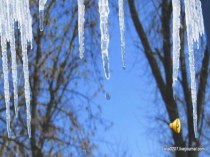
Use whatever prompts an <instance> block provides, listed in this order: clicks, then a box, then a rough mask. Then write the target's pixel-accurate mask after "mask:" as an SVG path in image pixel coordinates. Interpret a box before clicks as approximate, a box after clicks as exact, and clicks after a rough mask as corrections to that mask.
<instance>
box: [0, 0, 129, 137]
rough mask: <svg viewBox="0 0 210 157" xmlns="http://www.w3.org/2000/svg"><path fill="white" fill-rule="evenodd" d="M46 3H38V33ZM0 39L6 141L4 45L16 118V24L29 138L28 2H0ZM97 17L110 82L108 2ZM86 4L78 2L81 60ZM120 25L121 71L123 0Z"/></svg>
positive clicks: (41, 0)
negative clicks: (8, 54) (9, 53)
mask: <svg viewBox="0 0 210 157" xmlns="http://www.w3.org/2000/svg"><path fill="white" fill-rule="evenodd" d="M46 2H47V0H39V15H40V18H39V19H40V22H39V27H40V30H41V31H42V30H43V20H44V6H45V4H46ZM0 4H1V5H0V36H1V51H2V66H3V74H4V96H5V104H6V122H7V132H8V137H11V127H10V123H11V117H10V91H9V89H10V88H9V67H8V56H7V42H8V43H9V45H10V47H9V48H10V52H11V60H12V68H11V69H12V79H13V92H14V108H15V115H16V117H18V83H17V81H18V80H17V63H16V48H15V24H17V27H18V29H19V30H20V34H21V48H22V60H23V72H24V93H25V103H26V110H27V111H26V112H27V128H28V135H29V137H31V127H30V126H31V124H30V123H31V113H30V84H29V70H28V56H27V47H28V44H30V46H31V48H32V42H33V41H32V40H33V35H32V17H31V14H30V9H29V0H0ZM99 13H100V29H101V50H102V59H103V65H104V71H105V76H106V78H107V79H109V78H110V72H109V58H108V46H109V30H108V15H109V4H108V0H99ZM84 16H85V4H84V0H78V34H79V45H80V46H79V56H80V58H83V57H84V22H85V18H84ZM119 23H120V33H121V50H122V60H123V67H124V68H125V37H124V30H125V28H124V9H123V0H119Z"/></svg>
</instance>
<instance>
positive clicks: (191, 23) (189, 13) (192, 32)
mask: <svg viewBox="0 0 210 157" xmlns="http://www.w3.org/2000/svg"><path fill="white" fill-rule="evenodd" d="M184 3H185V14H186V26H187V39H188V51H189V64H190V79H191V96H192V106H193V124H194V133H195V137H196V138H197V137H198V131H197V105H196V103H197V97H196V79H195V65H194V64H195V63H194V43H195V42H198V41H199V38H200V36H202V35H203V34H204V23H203V15H202V8H201V2H200V0H185V1H184Z"/></svg>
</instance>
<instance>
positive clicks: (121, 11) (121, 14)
mask: <svg viewBox="0 0 210 157" xmlns="http://www.w3.org/2000/svg"><path fill="white" fill-rule="evenodd" d="M118 6H119V25H120V40H121V55H122V65H123V69H125V68H126V63H125V55H126V54H125V20H124V0H118Z"/></svg>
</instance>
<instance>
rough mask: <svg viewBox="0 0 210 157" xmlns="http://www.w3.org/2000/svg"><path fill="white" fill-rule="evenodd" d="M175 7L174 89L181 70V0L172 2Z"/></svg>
mask: <svg viewBox="0 0 210 157" xmlns="http://www.w3.org/2000/svg"><path fill="white" fill-rule="evenodd" d="M172 5H173V87H175V83H176V81H177V77H178V70H179V57H180V48H181V47H180V36H179V30H180V26H181V24H180V13H181V5H180V0H172Z"/></svg>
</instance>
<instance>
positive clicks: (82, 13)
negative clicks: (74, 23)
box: [77, 0, 85, 59]
mask: <svg viewBox="0 0 210 157" xmlns="http://www.w3.org/2000/svg"><path fill="white" fill-rule="evenodd" d="M77 1H78V34H79V56H80V58H81V59H82V58H83V57H84V51H85V50H84V23H85V5H84V0H77Z"/></svg>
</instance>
